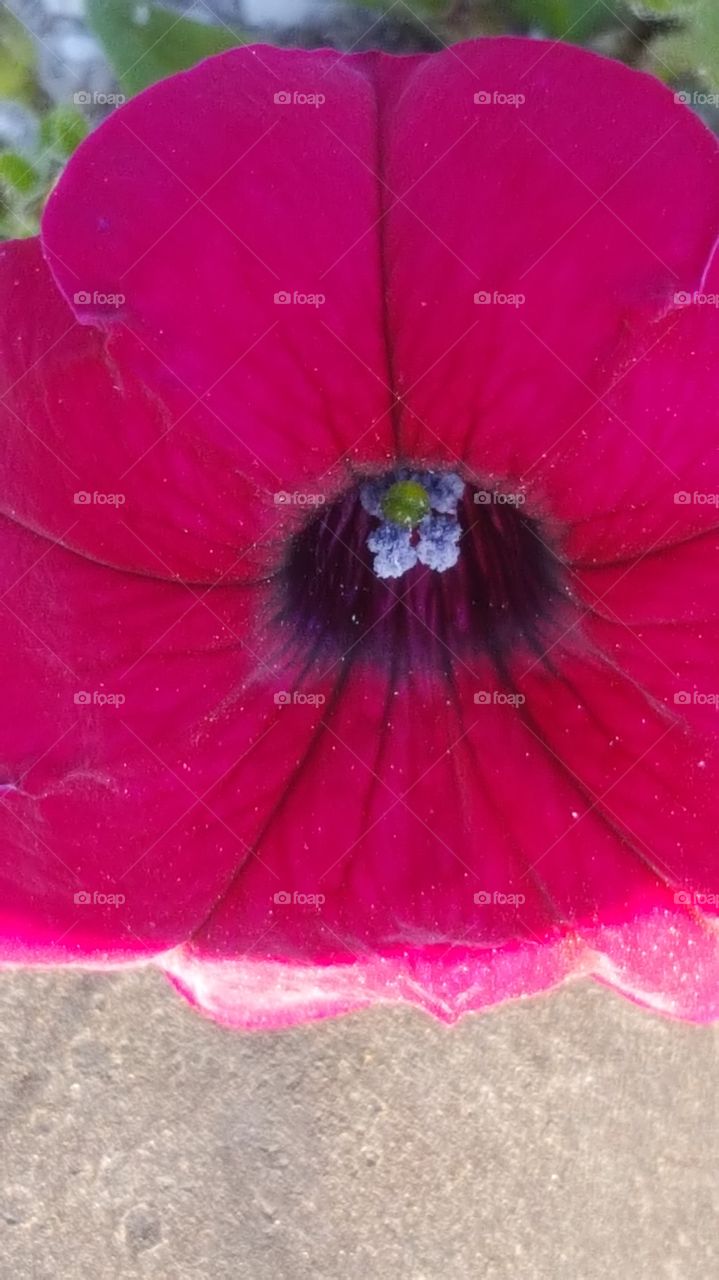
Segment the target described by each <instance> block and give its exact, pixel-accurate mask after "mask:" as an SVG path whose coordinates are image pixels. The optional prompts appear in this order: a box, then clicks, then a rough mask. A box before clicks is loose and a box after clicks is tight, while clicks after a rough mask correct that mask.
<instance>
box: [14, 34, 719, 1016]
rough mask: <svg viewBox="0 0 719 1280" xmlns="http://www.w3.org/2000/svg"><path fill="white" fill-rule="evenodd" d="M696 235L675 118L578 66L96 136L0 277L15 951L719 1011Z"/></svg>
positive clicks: (366, 91)
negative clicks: (578, 994)
mask: <svg viewBox="0 0 719 1280" xmlns="http://www.w3.org/2000/svg"><path fill="white" fill-rule="evenodd" d="M718 233H719V161H718V160H717V144H716V142H715V140H714V139H713V137H712V136H711V135H710V134H709V132H708V131H707V130H705V128H704V127H703V125H701V124H700V123H699V121H698V120H697V119H695V118H694V117H693V115H692V114H691V113H690V112H689V111H688V110H687V109H686V107H684V106H683V105H681V103H678V102H676V101H675V100H674V99H673V96H672V94H671V93H670V92H669V91H667V90H666V89H665V88H664V87H662V86H661V85H660V84H659V83H657V82H655V81H653V80H651V79H649V78H648V77H646V76H644V75H641V74H638V73H635V72H633V71H630V70H627V69H626V68H624V67H622V66H619V65H617V64H614V63H610V62H607V61H605V60H603V59H601V58H599V57H597V56H595V55H593V54H589V53H586V52H583V51H581V50H579V49H575V48H569V47H566V46H560V45H550V44H545V43H541V42H535V41H524V40H504V39H499V40H487V41H480V42H476V43H471V44H466V45H459V46H456V47H454V48H450V49H448V50H447V51H445V52H443V53H441V54H432V55H427V56H424V55H423V56H416V57H415V56H413V57H405V58H395V57H388V56H384V55H379V54H362V55H358V56H338V55H337V54H336V53H334V52H328V51H325V52H319V53H306V52H298V51H287V50H278V49H269V48H251V49H242V50H237V51H233V52H231V53H228V54H225V55H222V56H220V57H218V58H215V59H212V60H210V61H208V62H206V63H204V64H202V65H201V66H199V67H197V68H196V69H194V70H192V71H190V72H188V73H186V74H183V75H179V76H176V77H174V78H172V79H169V80H167V81H165V82H163V83H161V84H158V85H156V86H155V87H153V88H151V89H149V90H148V91H147V92H145V93H143V94H141V95H140V96H139V97H137V98H136V99H134V100H133V101H131V102H129V103H128V104H127V105H126V106H124V107H122V108H121V109H119V110H117V111H116V112H115V113H113V115H112V116H111V117H110V118H109V119H108V120H107V121H106V122H105V123H104V124H103V125H102V127H101V128H99V129H98V130H97V132H96V133H94V134H93V135H92V136H91V137H90V138H89V139H88V140H87V141H86V142H85V143H84V144H83V145H82V146H81V147H80V149H79V151H78V152H77V153H76V155H75V156H74V158H73V159H72V160H71V162H70V163H69V165H68V167H67V169H66V171H65V173H64V175H63V177H62V179H61V180H60V182H59V184H58V186H57V188H56V190H55V191H54V193H53V195H52V196H51V198H50V201H49V203H48V206H47V210H46V213H45V216H44V222H43V227H42V234H41V236H40V238H39V239H37V240H29V241H26V242H22V243H14V244H10V245H6V246H5V247H4V248H3V249H2V251H1V252H0V273H1V274H2V295H3V311H2V315H3V335H2V341H1V344H0V346H1V353H2V400H1V402H0V403H1V405H2V430H3V439H4V450H3V477H4V478H3V485H2V502H3V508H2V510H3V517H2V533H3V539H4V542H3V555H2V573H3V578H4V584H3V588H2V591H3V594H2V608H3V623H4V625H3V637H4V681H3V685H4V700H5V714H4V717H3V728H2V750H1V753H0V756H1V759H0V764H1V767H2V775H1V776H0V783H1V784H2V823H3V833H4V842H3V846H2V849H3V851H2V866H1V871H0V936H1V938H2V958H3V961H4V962H6V963H30V964H59V963H75V964H81V965H94V966H107V967H110V966H114V965H126V964H138V963H146V962H149V961H152V962H154V963H156V964H157V965H159V966H160V967H161V968H162V969H163V970H164V971H165V972H166V973H167V974H168V975H169V976H170V978H171V979H172V980H173V981H174V982H175V983H176V984H177V986H178V987H180V989H181V990H182V991H183V992H184V993H185V994H186V995H188V996H189V998H190V999H191V1000H192V1001H194V1002H195V1003H196V1004H197V1005H198V1006H199V1007H200V1008H201V1009H202V1010H204V1011H205V1012H206V1013H208V1014H210V1015H212V1016H214V1017H216V1018H218V1019H220V1020H222V1021H224V1022H226V1023H229V1024H234V1025H241V1026H247V1027H267V1026H269V1027H274V1026H279V1025H283V1024H288V1023H292V1022H294V1021H297V1020H300V1019H305V1018H312V1017H320V1016H324V1015H328V1014H335V1013H340V1012H346V1011H349V1010H354V1009H359V1008H361V1007H363V1006H367V1005H370V1004H372V1003H375V1002H395V1001H404V1002H407V1003H411V1004H414V1005H417V1006H420V1007H421V1008H423V1009H425V1010H427V1011H429V1012H431V1013H433V1014H435V1015H436V1016H437V1017H440V1018H442V1019H445V1020H446V1021H452V1020H454V1019H456V1018H457V1017H458V1016H460V1015H461V1014H463V1013H465V1012H466V1011H468V1010H473V1009H480V1008H483V1007H485V1006H488V1005H490V1004H492V1003H494V1002H497V1001H501V1000H504V999H506V998H509V997H515V996H519V995H526V994H529V993H533V992H538V991H540V990H542V989H544V988H548V987H551V986H553V985H555V984H557V983H559V982H561V981H564V980H566V979H568V978H570V977H579V976H584V975H593V976H594V977H596V978H598V979H599V980H601V981H603V982H605V983H609V984H610V985H611V986H613V987H615V988H617V989H618V990H621V991H622V992H624V993H626V994H627V995H629V996H631V997H633V998H634V999H635V1000H637V1001H639V1002H640V1003H642V1004H644V1005H648V1006H650V1007H652V1008H653V1009H656V1010H661V1011H663V1012H666V1013H669V1014H674V1015H676V1016H680V1017H683V1018H687V1019H694V1020H706V1019H709V1018H711V1017H715V1016H716V1015H717V1013H718V1012H719V954H718V948H717V931H716V923H715V921H716V903H717V899H718V895H719V872H718V871H717V838H718V835H719V822H718V816H719V815H718V812H717V810H718V802H717V796H718V795H719V786H718V783H717V760H718V755H717V748H718V745H719V733H718V728H719V717H718V715H717V704H718V703H719V673H718V671H717V663H716V658H715V655H716V650H717V640H718V638H719V637H718V627H717V612H718V610H717V571H716V567H717V547H718V534H717V524H718V520H717V503H719V496H718V495H719V465H718V464H719V459H718V457H717V438H718V434H717V426H716V421H717V404H718V403H719V361H718V360H717V352H718V351H719V319H718V315H719V313H718V311H717V300H718V298H719V282H718V279H717V277H718V276H719V271H718V270H717V265H716V262H715V256H714V250H715V245H716V241H717V235H718Z"/></svg>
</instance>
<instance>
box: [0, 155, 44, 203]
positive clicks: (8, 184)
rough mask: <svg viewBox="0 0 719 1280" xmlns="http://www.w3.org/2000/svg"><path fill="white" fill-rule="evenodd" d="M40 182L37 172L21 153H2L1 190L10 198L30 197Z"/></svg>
mask: <svg viewBox="0 0 719 1280" xmlns="http://www.w3.org/2000/svg"><path fill="white" fill-rule="evenodd" d="M39 182H40V178H39V176H38V174H37V172H36V171H35V169H33V167H32V165H31V164H29V163H28V161H27V160H26V159H25V157H24V156H21V155H20V154H19V152H17V151H3V152H0V188H2V189H3V190H4V191H6V192H7V193H8V195H9V196H10V197H17V196H27V195H30V193H31V192H33V191H35V190H36V189H37V187H38V185H39Z"/></svg>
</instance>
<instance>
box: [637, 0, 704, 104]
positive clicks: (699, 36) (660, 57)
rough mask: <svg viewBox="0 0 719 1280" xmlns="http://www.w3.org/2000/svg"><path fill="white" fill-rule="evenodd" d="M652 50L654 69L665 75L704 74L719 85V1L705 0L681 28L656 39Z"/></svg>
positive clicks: (670, 76)
mask: <svg viewBox="0 0 719 1280" xmlns="http://www.w3.org/2000/svg"><path fill="white" fill-rule="evenodd" d="M650 52H651V54H652V56H653V62H652V65H653V70H654V71H655V73H656V74H657V75H658V76H660V77H661V78H662V79H674V78H676V77H678V76H682V75H689V76H692V77H697V76H698V77H702V78H703V79H704V80H705V81H706V82H707V84H708V85H709V86H710V87H711V88H712V89H714V90H717V89H719V5H717V0H701V3H697V4H695V5H694V7H693V10H692V13H691V16H689V17H687V20H686V22H685V23H684V25H683V27H682V28H680V30H679V31H677V32H675V33H674V32H672V33H670V34H669V35H666V36H662V37H660V38H659V39H658V40H655V41H654V42H653V43H652V45H651V47H650Z"/></svg>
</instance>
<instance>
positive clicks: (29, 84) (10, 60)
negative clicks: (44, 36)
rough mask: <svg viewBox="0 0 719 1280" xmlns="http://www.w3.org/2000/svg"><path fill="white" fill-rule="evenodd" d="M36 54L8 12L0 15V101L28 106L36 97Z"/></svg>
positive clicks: (26, 36) (22, 30)
mask: <svg viewBox="0 0 719 1280" xmlns="http://www.w3.org/2000/svg"><path fill="white" fill-rule="evenodd" d="M34 70H35V50H34V48H33V44H32V41H31V40H30V39H29V37H28V35H27V32H26V31H24V29H23V28H22V27H21V26H20V23H19V22H17V21H16V20H15V19H14V18H13V17H12V15H11V14H9V13H8V12H7V10H6V11H5V12H3V13H0V98H15V99H17V100H18V101H19V102H24V103H26V104H27V105H31V104H32V103H33V102H34V100H35V97H36V89H35V74H34Z"/></svg>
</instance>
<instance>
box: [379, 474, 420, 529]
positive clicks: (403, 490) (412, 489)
mask: <svg viewBox="0 0 719 1280" xmlns="http://www.w3.org/2000/svg"><path fill="white" fill-rule="evenodd" d="M381 506H382V512H383V514H384V516H385V517H386V519H387V520H391V521H392V524H401V525H405V527H407V528H410V529H413V528H414V526H415V525H417V524H419V522H420V520H423V519H424V517H425V516H426V515H427V514H428V513H429V498H428V497H427V492H426V490H425V489H424V488H423V486H422V485H421V484H418V482H417V481H416V480H398V481H397V483H396V484H393V485H392V486H391V487H390V488H389V489H388V490H387V492H386V493H385V495H384V497H383V498H382V502H381Z"/></svg>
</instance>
